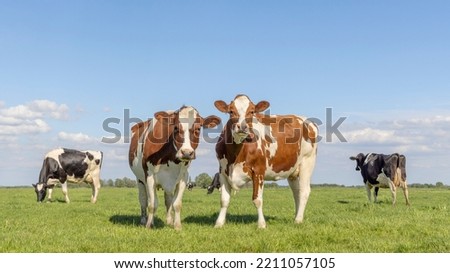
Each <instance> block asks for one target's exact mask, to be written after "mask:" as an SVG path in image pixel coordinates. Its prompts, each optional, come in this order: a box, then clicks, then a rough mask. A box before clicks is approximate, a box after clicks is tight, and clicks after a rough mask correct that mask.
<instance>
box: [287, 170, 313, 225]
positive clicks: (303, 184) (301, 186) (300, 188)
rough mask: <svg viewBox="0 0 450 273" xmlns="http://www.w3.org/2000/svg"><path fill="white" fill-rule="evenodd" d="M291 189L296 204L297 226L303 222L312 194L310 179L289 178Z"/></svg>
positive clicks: (304, 177) (306, 177) (305, 177)
mask: <svg viewBox="0 0 450 273" xmlns="http://www.w3.org/2000/svg"><path fill="white" fill-rule="evenodd" d="M288 182H289V187H290V188H291V190H292V194H293V196H294V204H295V218H294V221H295V223H296V224H300V223H301V222H303V217H304V213H305V209H306V204H307V203H308V199H309V194H310V193H311V186H310V177H309V176H303V177H302V176H299V177H295V178H289V179H288Z"/></svg>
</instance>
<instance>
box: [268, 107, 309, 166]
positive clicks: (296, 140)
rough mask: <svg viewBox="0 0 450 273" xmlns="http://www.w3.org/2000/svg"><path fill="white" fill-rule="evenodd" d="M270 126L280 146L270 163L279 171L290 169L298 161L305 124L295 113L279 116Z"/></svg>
mask: <svg viewBox="0 0 450 273" xmlns="http://www.w3.org/2000/svg"><path fill="white" fill-rule="evenodd" d="M270 126H271V129H272V135H273V137H276V142H277V145H278V147H277V151H276V153H275V156H273V157H271V158H269V165H270V166H271V167H272V170H273V171H274V172H277V173H279V172H282V171H289V170H290V169H291V168H292V167H293V166H295V164H296V163H297V159H298V155H299V153H300V149H301V140H302V137H301V136H302V132H303V126H302V124H301V123H300V121H299V119H298V118H297V117H296V116H294V115H286V116H277V117H276V122H275V123H271V124H270Z"/></svg>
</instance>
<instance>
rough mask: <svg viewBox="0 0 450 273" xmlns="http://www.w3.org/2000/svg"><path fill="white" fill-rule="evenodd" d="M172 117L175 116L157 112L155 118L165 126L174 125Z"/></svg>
mask: <svg viewBox="0 0 450 273" xmlns="http://www.w3.org/2000/svg"><path fill="white" fill-rule="evenodd" d="M172 117H173V114H171V113H168V112H166V111H160V112H156V113H155V118H156V119H157V120H159V121H160V122H163V123H165V124H167V123H169V124H170V123H172V122H173V119H172Z"/></svg>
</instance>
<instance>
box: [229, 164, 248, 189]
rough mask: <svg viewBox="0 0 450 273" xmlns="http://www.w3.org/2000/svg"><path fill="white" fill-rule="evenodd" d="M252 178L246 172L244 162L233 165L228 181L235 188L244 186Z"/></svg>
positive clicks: (230, 168)
mask: <svg viewBox="0 0 450 273" xmlns="http://www.w3.org/2000/svg"><path fill="white" fill-rule="evenodd" d="M250 180H251V178H250V177H249V176H248V175H247V173H245V172H244V163H238V164H234V165H231V166H230V167H229V172H228V183H229V184H230V186H231V187H232V188H233V189H234V190H238V189H240V188H242V187H243V186H244V185H245V184H247V182H249V181H250Z"/></svg>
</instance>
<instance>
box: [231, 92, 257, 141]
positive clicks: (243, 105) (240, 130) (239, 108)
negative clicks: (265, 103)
mask: <svg viewBox="0 0 450 273" xmlns="http://www.w3.org/2000/svg"><path fill="white" fill-rule="evenodd" d="M233 104H234V108H235V110H232V113H231V114H232V115H233V114H234V115H236V116H237V121H236V123H234V124H233V126H232V127H231V130H232V135H233V140H234V142H235V143H236V144H239V143H242V142H243V141H244V140H245V139H246V138H247V137H248V135H249V133H250V131H249V127H250V126H249V124H248V123H247V119H248V117H247V114H248V110H249V107H251V105H252V102H251V101H250V100H249V99H248V97H246V96H240V97H237V98H236V99H235V100H234V102H233ZM253 107H254V106H253ZM234 111H236V113H234Z"/></svg>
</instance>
